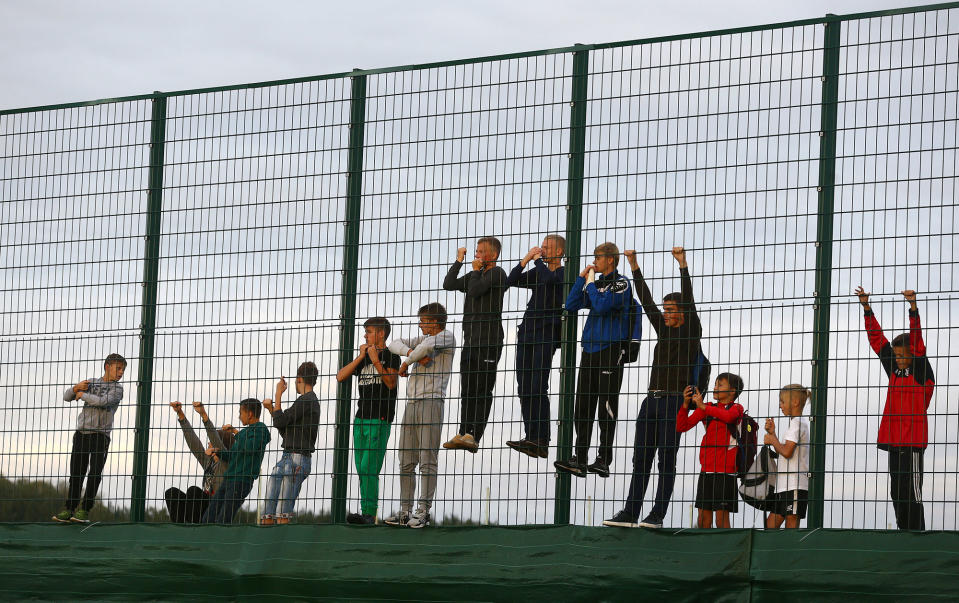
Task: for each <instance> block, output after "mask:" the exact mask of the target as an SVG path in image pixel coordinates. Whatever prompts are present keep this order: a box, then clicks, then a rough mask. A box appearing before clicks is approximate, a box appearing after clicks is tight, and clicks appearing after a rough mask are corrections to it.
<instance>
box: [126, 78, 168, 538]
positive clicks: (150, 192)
mask: <svg viewBox="0 0 959 603" xmlns="http://www.w3.org/2000/svg"><path fill="white" fill-rule="evenodd" d="M156 94H157V96H155V97H154V98H153V115H152V117H151V119H150V171H149V173H148V176H147V187H148V189H147V212H146V220H147V221H146V244H145V245H144V251H143V283H142V285H143V297H142V301H141V304H140V354H139V363H138V366H139V370H138V372H137V414H136V428H135V431H134V439H133V490H132V496H131V500H130V520H131V521H134V522H141V521H143V520H144V519H145V517H146V493H147V470H148V468H149V460H150V459H149V453H150V401H151V398H152V392H153V347H154V337H155V335H156V314H157V281H158V277H159V272H160V227H161V222H162V211H163V147H164V145H165V142H166V96H164V95H162V94H161V93H159V92H157V93H156Z"/></svg>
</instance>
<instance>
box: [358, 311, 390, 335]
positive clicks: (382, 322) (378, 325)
mask: <svg viewBox="0 0 959 603" xmlns="http://www.w3.org/2000/svg"><path fill="white" fill-rule="evenodd" d="M363 326H364V327H368V328H371V329H379V330H380V331H383V336H384V337H389V336H390V331H392V330H393V327H392V326H391V325H390V321H388V320H386V319H385V318H383V317H382V316H374V317H373V318H367V319H366V322H364V323H363Z"/></svg>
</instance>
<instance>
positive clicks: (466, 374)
mask: <svg viewBox="0 0 959 603" xmlns="http://www.w3.org/2000/svg"><path fill="white" fill-rule="evenodd" d="M502 248H503V246H502V245H501V244H500V242H499V239H497V238H496V237H483V238H481V239H480V240H479V241H477V242H476V255H475V259H474V260H473V270H472V272H469V273H467V274H465V275H463V276H461V277H458V276H457V275H458V274H459V272H460V267H462V265H463V260H464V259H466V248H465V247H460V248H459V249H458V250H457V252H456V261H455V262H453V265H452V266H450V270H449V272H448V273H447V274H446V278H445V279H444V280H443V288H444V289H446V290H447V291H462V292H463V293H465V294H466V301H465V303H464V304H463V352H462V354H460V393H461V396H462V401H461V415H460V428H459V433H457V434H456V435H455V436H453V437H452V439H450V441H448V442H446V443H444V444H443V448H447V449H451V450H469V451H470V452H473V453H475V452H476V451H477V450H478V449H479V442H480V439H482V437H483V432H484V431H486V422H487V421H488V420H489V413H490V409H492V408H493V387H494V386H495V385H496V366H497V365H498V364H499V359H500V356H501V355H502V353H503V323H502V319H503V295H504V294H505V293H506V271H505V270H503V269H502V268H500V267H499V266H497V265H496V260H497V259H499V255H500V251H501V250H502Z"/></svg>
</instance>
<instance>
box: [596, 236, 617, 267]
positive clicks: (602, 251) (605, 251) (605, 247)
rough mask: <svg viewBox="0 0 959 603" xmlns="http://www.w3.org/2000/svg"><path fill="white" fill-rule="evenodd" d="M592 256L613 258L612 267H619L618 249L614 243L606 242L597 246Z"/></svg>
mask: <svg viewBox="0 0 959 603" xmlns="http://www.w3.org/2000/svg"><path fill="white" fill-rule="evenodd" d="M593 255H605V256H609V257H611V258H613V266H619V247H617V246H616V243H610V242H609V241H606V242H605V243H603V244H601V245H597V246H596V249H594V250H593Z"/></svg>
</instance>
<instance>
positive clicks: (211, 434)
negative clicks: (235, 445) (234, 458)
mask: <svg viewBox="0 0 959 603" xmlns="http://www.w3.org/2000/svg"><path fill="white" fill-rule="evenodd" d="M179 421H180V429H182V430H183V439H184V440H186V445H187V446H189V448H190V452H192V453H193V456H195V457H196V460H197V462H198V463H200V466H201V467H203V491H204V492H206V493H207V494H213V493H215V492H216V491H217V489H218V488H219V487H220V484H221V483H223V473H224V472H225V471H226V468H227V466H228V465H227V463H225V462H222V461H220V462H217V460H216V459H215V458H213V457H212V456H207V455H206V446H204V445H203V443H202V442H201V441H200V438H198V437H197V435H196V432H195V431H193V426H192V425H190V421H189V420H188V419H187V418H186V417H184V418H182V419H180V420H179ZM203 427H204V428H205V429H206V436H207V437H208V438H210V443H211V444H213V447H214V448H216V449H217V450H220V449H222V448H223V440H222V439H220V433H219V432H218V431H217V430H216V427H215V426H214V425H213V421H211V420H209V419H207V420H206V421H204V422H203Z"/></svg>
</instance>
